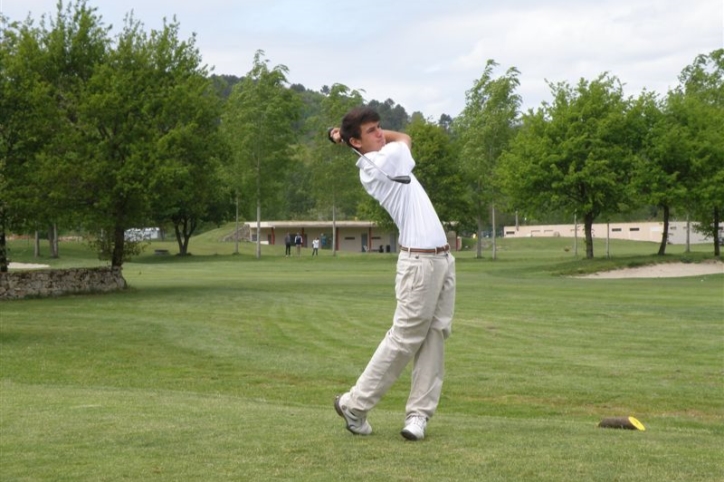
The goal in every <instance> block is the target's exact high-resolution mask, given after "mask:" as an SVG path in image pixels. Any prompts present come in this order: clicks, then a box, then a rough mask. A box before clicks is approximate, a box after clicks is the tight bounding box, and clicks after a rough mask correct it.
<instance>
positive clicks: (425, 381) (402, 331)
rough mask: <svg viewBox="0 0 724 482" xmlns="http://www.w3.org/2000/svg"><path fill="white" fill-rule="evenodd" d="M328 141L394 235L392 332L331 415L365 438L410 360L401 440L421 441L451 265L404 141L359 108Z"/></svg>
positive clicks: (436, 392) (448, 313) (432, 397)
mask: <svg viewBox="0 0 724 482" xmlns="http://www.w3.org/2000/svg"><path fill="white" fill-rule="evenodd" d="M328 135H329V139H330V140H331V141H332V142H334V143H337V144H341V143H344V144H346V145H348V146H349V147H351V148H353V149H355V151H356V152H357V153H358V154H359V155H360V158H359V160H358V161H357V167H358V168H359V170H360V173H359V176H360V181H361V182H362V185H363V186H364V188H365V190H366V191H367V193H368V194H369V195H370V196H372V197H373V198H375V199H376V200H377V201H378V202H379V203H380V205H381V206H382V207H383V208H385V209H386V210H387V212H388V213H389V214H390V216H391V217H392V219H393V220H394V222H395V224H396V225H397V228H398V230H399V235H400V238H399V245H400V246H399V247H400V254H399V257H398V260H397V275H396V277H395V294H396V297H397V307H396V309H395V313H394V316H393V320H392V327H391V328H390V330H389V331H388V332H387V334H386V335H385V337H384V339H383V340H382V341H381V342H380V344H379V346H378V347H377V350H376V351H375V353H374V355H373V356H372V358H371V359H370V361H369V363H368V364H367V368H365V370H364V371H363V372H362V374H361V375H360V377H359V378H358V379H357V383H356V384H355V385H354V386H353V387H352V388H350V390H349V391H348V392H346V393H344V394H342V395H339V396H338V397H337V398H336V399H335V401H334V408H335V410H336V411H337V413H338V414H339V415H340V416H341V417H342V418H344V420H345V423H346V425H347V430H349V431H350V432H352V433H353V434H358V435H369V434H370V433H372V427H371V426H370V424H369V422H368V421H367V414H368V413H369V412H370V410H372V409H373V408H374V407H375V405H377V403H378V402H379V401H380V399H381V398H382V396H383V395H384V394H385V393H386V392H387V390H389V388H390V387H391V386H392V384H393V383H394V382H395V381H396V380H397V379H398V377H399V376H400V374H401V373H402V370H403V369H404V368H405V367H406V366H407V364H408V363H409V362H410V361H412V362H413V367H412V384H411V385H412V386H411V388H410V395H409V397H408V399H407V406H406V409H405V425H404V428H403V429H402V432H401V434H402V436H403V437H405V438H406V439H408V440H421V439H423V438H424V437H425V429H426V427H427V422H428V420H430V418H431V417H432V416H433V414H434V413H435V410H436V409H437V405H438V402H439V401H440V393H441V391H442V383H443V375H444V370H445V366H444V356H445V339H447V337H448V336H450V332H451V328H452V318H453V311H454V306H455V258H454V257H453V255H452V254H451V253H450V246H448V244H447V237H446V235H445V230H444V228H443V226H442V223H441V222H440V219H439V218H438V216H437V213H436V212H435V208H434V207H433V206H432V203H431V202H430V198H429V197H428V196H427V193H426V192H425V190H424V188H423V187H422V185H421V184H420V183H419V182H418V180H417V178H416V177H415V176H414V174H412V170H413V168H414V167H415V161H414V160H413V158H412V154H411V152H410V147H411V145H412V140H411V139H410V137H409V136H408V135H407V134H403V133H400V132H394V131H388V130H383V129H381V128H380V116H379V115H378V114H377V112H376V111H374V110H373V109H371V108H368V107H359V108H355V109H353V110H351V111H350V112H349V113H348V114H347V115H346V116H345V117H344V119H342V126H341V127H340V128H332V129H330V130H329V132H328Z"/></svg>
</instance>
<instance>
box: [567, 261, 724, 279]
mask: <svg viewBox="0 0 724 482" xmlns="http://www.w3.org/2000/svg"><path fill="white" fill-rule="evenodd" d="M710 274H724V263H720V262H705V263H662V264H655V265H651V266H641V267H639V268H624V269H616V270H612V271H602V272H600V273H593V274H589V275H585V276H577V277H578V278H587V279H614V278H680V277H685V276H704V275H710Z"/></svg>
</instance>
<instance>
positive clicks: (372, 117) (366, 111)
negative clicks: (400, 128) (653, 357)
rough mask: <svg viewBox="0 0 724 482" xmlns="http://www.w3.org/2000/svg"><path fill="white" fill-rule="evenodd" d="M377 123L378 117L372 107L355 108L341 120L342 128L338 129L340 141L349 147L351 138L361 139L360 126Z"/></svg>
mask: <svg viewBox="0 0 724 482" xmlns="http://www.w3.org/2000/svg"><path fill="white" fill-rule="evenodd" d="M379 121H380V115H379V114H378V113H377V111H376V110H374V109H373V108H372V107H367V106H361V107H355V108H354V109H352V110H351V111H349V112H348V113H347V115H345V116H344V119H342V127H340V129H339V134H340V135H341V136H342V140H343V141H344V142H345V143H346V144H347V145H350V143H349V140H350V139H351V138H353V137H354V138H355V139H361V138H362V130H361V127H362V124H367V123H368V122H379Z"/></svg>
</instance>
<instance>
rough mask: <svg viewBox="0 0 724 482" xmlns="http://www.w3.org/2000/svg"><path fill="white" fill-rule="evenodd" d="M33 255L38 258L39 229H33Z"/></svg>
mask: <svg viewBox="0 0 724 482" xmlns="http://www.w3.org/2000/svg"><path fill="white" fill-rule="evenodd" d="M33 257H34V258H40V231H35V238H34V239H33Z"/></svg>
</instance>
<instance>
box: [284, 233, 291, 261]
mask: <svg viewBox="0 0 724 482" xmlns="http://www.w3.org/2000/svg"><path fill="white" fill-rule="evenodd" d="M284 246H285V247H286V249H285V251H284V256H286V257H287V258H288V257H289V256H291V255H292V235H291V234H289V233H287V235H286V236H284Z"/></svg>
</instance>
